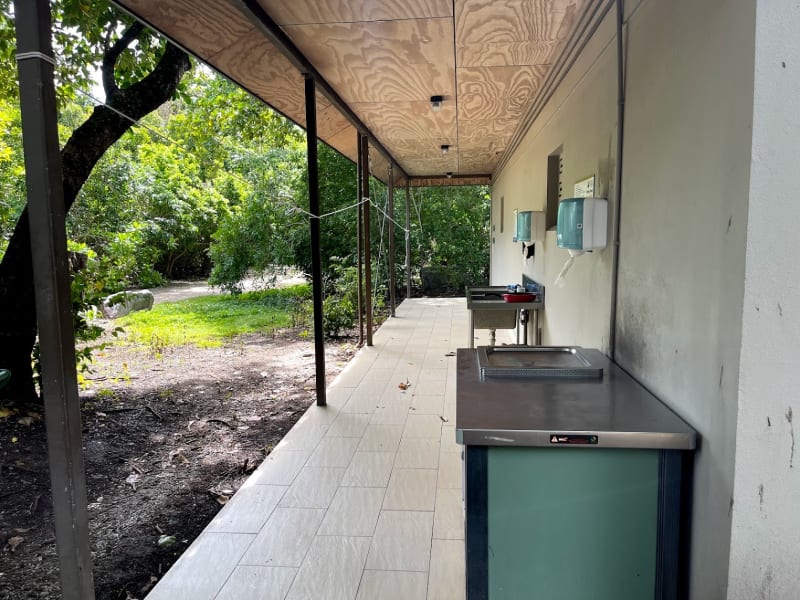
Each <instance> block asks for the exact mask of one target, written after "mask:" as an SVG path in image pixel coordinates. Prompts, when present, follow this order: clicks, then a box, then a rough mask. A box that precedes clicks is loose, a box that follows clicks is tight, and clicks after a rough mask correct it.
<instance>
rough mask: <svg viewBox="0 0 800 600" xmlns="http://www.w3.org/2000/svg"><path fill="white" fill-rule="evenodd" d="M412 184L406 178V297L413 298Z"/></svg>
mask: <svg viewBox="0 0 800 600" xmlns="http://www.w3.org/2000/svg"><path fill="white" fill-rule="evenodd" d="M410 195H411V186H410V185H409V182H408V179H406V298H411V199H410Z"/></svg>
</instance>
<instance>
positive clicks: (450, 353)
mask: <svg viewBox="0 0 800 600" xmlns="http://www.w3.org/2000/svg"><path fill="white" fill-rule="evenodd" d="M455 355H456V353H455V352H448V353H447V354H445V356H455Z"/></svg>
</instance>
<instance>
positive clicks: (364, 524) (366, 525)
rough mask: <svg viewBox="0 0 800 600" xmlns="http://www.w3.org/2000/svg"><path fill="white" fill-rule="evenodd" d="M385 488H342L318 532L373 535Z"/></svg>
mask: <svg viewBox="0 0 800 600" xmlns="http://www.w3.org/2000/svg"><path fill="white" fill-rule="evenodd" d="M385 493H386V490H385V489H384V488H377V487H376V488H362V487H340V488H339V490H338V491H337V492H336V495H335V496H334V497H333V501H332V502H331V505H330V507H329V508H328V512H326V513H325V519H324V520H323V521H322V525H321V526H320V528H319V531H318V532H317V534H318V535H342V536H371V535H372V534H373V533H374V532H375V524H376V523H377V522H378V515H379V514H380V512H381V503H382V502H383V496H384V494H385Z"/></svg>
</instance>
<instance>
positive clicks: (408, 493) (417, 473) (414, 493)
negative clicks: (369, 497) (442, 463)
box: [383, 469, 436, 510]
mask: <svg viewBox="0 0 800 600" xmlns="http://www.w3.org/2000/svg"><path fill="white" fill-rule="evenodd" d="M435 504H436V470H435V469H395V470H394V471H392V477H391V479H390V480H389V487H388V488H386V497H385V498H384V500H383V508H384V509H385V510H433V508H434V506H435Z"/></svg>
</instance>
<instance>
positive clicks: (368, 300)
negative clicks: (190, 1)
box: [361, 135, 372, 346]
mask: <svg viewBox="0 0 800 600" xmlns="http://www.w3.org/2000/svg"><path fill="white" fill-rule="evenodd" d="M361 162H362V165H363V168H362V169H361V191H362V193H363V198H364V199H365V200H368V199H369V139H368V138H367V136H365V135H362V136H361ZM362 208H363V209H364V303H365V309H366V310H365V311H364V313H365V316H366V326H367V346H372V247H371V243H370V227H369V226H370V217H369V213H370V210H369V201H366V202H364V204H363V205H362Z"/></svg>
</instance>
